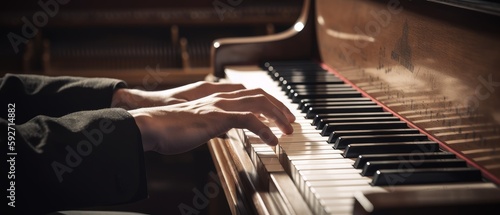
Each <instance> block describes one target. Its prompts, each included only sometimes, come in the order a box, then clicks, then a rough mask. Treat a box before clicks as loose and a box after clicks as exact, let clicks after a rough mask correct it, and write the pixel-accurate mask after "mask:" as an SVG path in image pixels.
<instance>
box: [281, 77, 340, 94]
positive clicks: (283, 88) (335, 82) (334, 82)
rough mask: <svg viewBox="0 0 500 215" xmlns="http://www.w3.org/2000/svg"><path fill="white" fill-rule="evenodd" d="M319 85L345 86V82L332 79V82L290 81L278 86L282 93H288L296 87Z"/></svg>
mask: <svg viewBox="0 0 500 215" xmlns="http://www.w3.org/2000/svg"><path fill="white" fill-rule="evenodd" d="M317 84H345V83H344V81H342V80H340V79H338V80H335V79H331V80H310V81H306V80H304V81H302V82H289V81H282V82H279V83H278V85H279V86H281V90H282V91H286V90H287V89H288V88H289V87H292V86H295V85H304V86H314V85H317Z"/></svg>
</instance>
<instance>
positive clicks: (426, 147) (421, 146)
mask: <svg viewBox="0 0 500 215" xmlns="http://www.w3.org/2000/svg"><path fill="white" fill-rule="evenodd" d="M438 151H439V144H438V143H436V142H434V141H422V142H396V143H360V144H352V145H348V146H347V147H346V148H345V151H344V153H342V155H343V156H344V157H345V158H355V157H358V156H359V155H365V154H390V153H422V152H438Z"/></svg>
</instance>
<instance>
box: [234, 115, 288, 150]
mask: <svg viewBox="0 0 500 215" xmlns="http://www.w3.org/2000/svg"><path fill="white" fill-rule="evenodd" d="M232 114H233V116H232V117H233V118H235V119H234V120H231V121H233V122H234V123H235V125H234V127H235V128H245V129H248V130H249V131H251V132H253V133H254V134H256V135H258V136H259V137H260V139H261V140H263V141H264V142H265V143H266V144H268V145H270V146H275V145H277V144H278V137H276V135H274V134H273V132H272V131H271V129H270V128H269V127H267V126H266V125H265V124H264V123H262V122H261V121H260V120H259V119H257V117H256V116H255V115H253V113H250V112H247V113H241V112H237V113H232Z"/></svg>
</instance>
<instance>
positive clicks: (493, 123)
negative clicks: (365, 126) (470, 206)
mask: <svg viewBox="0 0 500 215" xmlns="http://www.w3.org/2000/svg"><path fill="white" fill-rule="evenodd" d="M316 12H317V14H316V20H315V23H316V33H317V39H318V45H319V49H320V55H321V58H322V61H323V62H324V65H325V66H326V67H328V68H330V69H332V70H334V71H335V72H338V73H339V74H340V75H342V76H343V77H345V79H347V81H348V82H352V83H354V84H356V85H357V86H358V87H359V88H361V89H362V90H363V91H365V92H366V93H367V94H369V95H370V96H371V97H373V98H375V99H376V100H377V101H380V102H381V103H383V104H384V105H385V106H387V107H389V108H390V109H392V110H393V111H394V112H396V113H398V114H399V115H401V116H402V117H404V118H405V119H407V120H408V121H409V122H411V123H413V124H414V125H416V126H418V127H420V128H423V129H425V130H426V131H427V132H428V133H429V134H431V135H432V136H433V137H435V138H436V139H438V140H440V141H442V142H445V143H446V145H447V146H448V147H449V148H451V149H453V150H456V151H458V152H459V153H460V154H462V155H463V156H466V157H468V158H471V159H472V160H473V161H474V162H475V163H476V164H477V166H480V167H481V168H485V169H486V170H487V171H488V172H489V174H490V178H492V177H495V178H497V179H498V178H500V109H499V107H500V73H499V72H498V71H499V69H498V68H500V39H499V38H500V24H499V23H500V16H496V15H492V14H490V13H482V12H478V11H474V10H468V9H464V8H460V7H450V6H449V5H446V4H441V3H434V2H429V1H399V0H388V1H365V0H355V1H342V0H318V1H317V2H316ZM445 147H446V146H445Z"/></svg>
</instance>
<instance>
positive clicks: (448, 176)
mask: <svg viewBox="0 0 500 215" xmlns="http://www.w3.org/2000/svg"><path fill="white" fill-rule="evenodd" d="M480 181H482V175H481V171H479V170H478V169H475V168H470V167H462V168H429V169H388V170H378V171H377V172H376V173H375V175H374V176H373V180H372V183H371V184H372V185H373V186H393V185H408V184H437V183H456V182H480Z"/></svg>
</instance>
